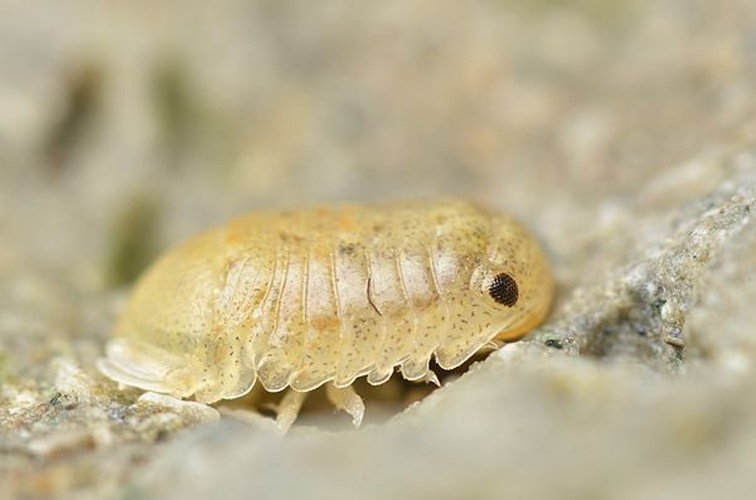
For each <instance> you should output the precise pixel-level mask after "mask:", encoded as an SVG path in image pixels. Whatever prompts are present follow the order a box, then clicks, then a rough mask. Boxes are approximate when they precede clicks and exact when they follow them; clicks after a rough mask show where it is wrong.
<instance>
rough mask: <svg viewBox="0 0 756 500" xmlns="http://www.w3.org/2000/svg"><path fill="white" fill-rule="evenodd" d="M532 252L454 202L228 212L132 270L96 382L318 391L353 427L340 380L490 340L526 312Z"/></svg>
mask: <svg viewBox="0 0 756 500" xmlns="http://www.w3.org/2000/svg"><path fill="white" fill-rule="evenodd" d="M552 290H553V285H552V279H551V276H550V273H549V269H548V264H547V262H546V259H545V257H544V255H543V253H542V252H541V250H540V248H539V246H538V244H537V243H536V241H535V239H534V238H533V237H532V236H531V235H530V234H529V233H528V232H526V231H525V229H523V227H522V226H520V225H519V224H518V223H517V222H515V221H514V220H513V219H512V218H510V217H508V216H506V215H502V214H495V213H492V212H489V211H487V210H484V209H481V208H479V207H477V206H476V205H474V204H471V203H468V202H464V201H444V202H413V203H398V204H388V205H376V206H359V205H345V206H336V207H322V208H315V209H311V210H303V211H288V212H268V213H258V214H252V215H247V216H243V217H240V218H237V219H235V220H233V221H231V222H230V223H228V224H227V225H225V226H223V227H220V228H217V229H212V230H209V231H207V232H205V233H202V234H200V235H198V236H195V237H194V238H191V239H189V240H188V241H186V242H185V243H183V244H180V245H179V246H177V247H176V248H175V249H173V250H172V251H169V252H168V253H166V254H165V255H164V256H163V257H162V258H161V259H159V260H158V261H157V262H156V263H155V264H154V265H153V266H152V267H151V268H150V269H149V270H148V271H147V272H146V273H145V274H144V275H143V276H142V277H141V279H140V280H139V281H138V283H137V285H136V286H135V289H134V291H133V293H132V295H131V297H130V300H129V301H128V303H127V305H126V308H125V310H124V312H123V313H122V315H121V316H120V318H119V320H118V322H117V324H116V327H115V331H114V338H113V339H112V340H111V341H110V342H109V343H108V345H107V349H106V357H105V358H104V359H102V360H100V362H99V368H100V370H101V371H102V372H103V373H104V374H105V375H107V376H108V377H110V378H111V379H113V380H115V381H117V382H119V383H121V384H124V385H129V386H134V387H138V388H141V389H145V390H151V391H156V392H161V393H167V394H171V395H174V396H176V397H182V398H186V397H190V396H193V397H194V399H195V400H197V401H200V402H206V403H211V402H215V401H218V400H220V399H230V398H237V397H239V396H242V395H244V394H245V393H247V392H248V391H249V390H250V389H251V388H252V386H253V385H254V384H255V383H256V381H259V382H260V383H261V384H262V385H263V387H264V389H265V390H266V391H268V392H277V391H281V390H283V389H286V388H290V389H291V390H290V391H289V392H288V393H287V394H286V396H285V397H284V399H283V402H282V405H281V408H280V410H279V412H280V413H279V420H280V421H281V422H284V424H288V423H290V422H292V421H293V420H294V418H295V417H296V414H297V412H298V410H299V407H300V406H301V404H302V401H303V399H304V394H305V393H306V392H308V391H311V390H312V389H315V388H316V387H318V386H320V385H322V384H326V383H327V387H326V390H327V393H328V396H329V398H330V399H331V401H333V402H334V403H335V404H336V405H337V406H338V407H339V408H342V409H344V410H346V411H348V412H349V413H350V414H351V415H352V417H353V419H354V421H355V424H356V425H358V424H359V422H360V420H361V418H362V413H363V411H364V406H363V405H362V400H361V399H360V398H359V396H357V395H356V394H355V393H354V391H353V390H352V388H351V384H352V382H354V380H355V379H356V378H357V377H360V376H366V377H367V381H368V382H369V383H370V384H373V385H378V384H382V383H383V382H385V381H386V380H387V379H388V378H389V377H391V375H392V373H394V370H395V369H396V368H397V367H398V369H399V371H400V372H401V374H402V375H403V377H404V378H405V379H408V380H426V381H436V377H435V374H434V373H433V372H432V371H431V370H430V369H429V362H430V360H431V357H434V358H435V360H436V362H437V363H438V365H439V366H440V367H441V368H442V369H446V370H448V369H452V368H455V367H457V366H459V365H460V364H461V363H463V362H464V361H466V360H467V359H468V358H470V357H471V356H472V355H473V354H474V353H475V352H476V351H478V350H479V349H480V348H482V347H483V346H485V345H486V344H489V343H490V342H491V341H502V342H506V341H511V340H515V339H517V338H519V337H520V336H522V335H523V334H524V333H525V332H526V331H527V330H528V329H530V328H533V327H534V326H536V325H537V324H539V323H540V322H541V321H542V320H543V318H544V317H545V315H546V314H547V312H548V309H549V307H550V303H551V298H552Z"/></svg>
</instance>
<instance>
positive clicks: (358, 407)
mask: <svg viewBox="0 0 756 500" xmlns="http://www.w3.org/2000/svg"><path fill="white" fill-rule="evenodd" d="M326 396H327V397H328V400H329V401H330V402H331V403H333V405H334V406H335V407H336V408H338V409H339V410H342V411H345V412H347V413H348V414H350V415H351V416H352V423H353V424H354V426H355V427H359V426H360V424H361V423H362V416H363V415H364V414H365V403H363V402H362V398H361V397H359V396H358V395H357V393H356V392H354V389H353V388H352V386H351V385H348V386H346V387H342V388H338V387H336V386H335V385H333V382H329V383H328V384H327V385H326Z"/></svg>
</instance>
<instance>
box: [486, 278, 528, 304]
mask: <svg viewBox="0 0 756 500" xmlns="http://www.w3.org/2000/svg"><path fill="white" fill-rule="evenodd" d="M488 293H489V294H490V295H491V298H493V299H494V300H495V301H496V302H498V303H499V304H503V305H505V306H509V307H512V306H514V305H515V304H517V299H518V298H519V296H520V291H519V290H518V288H517V282H516V281H515V280H514V278H513V277H511V276H510V275H508V274H507V273H499V274H497V275H496V276H494V279H493V281H491V284H490V285H489V286H488Z"/></svg>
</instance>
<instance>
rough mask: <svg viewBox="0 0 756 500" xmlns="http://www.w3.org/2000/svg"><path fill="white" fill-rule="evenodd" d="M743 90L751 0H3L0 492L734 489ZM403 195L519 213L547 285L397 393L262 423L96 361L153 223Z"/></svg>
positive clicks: (156, 227) (741, 466)
mask: <svg viewBox="0 0 756 500" xmlns="http://www.w3.org/2000/svg"><path fill="white" fill-rule="evenodd" d="M754 111H756V3H754V2H752V1H748V0H741V1H738V0H724V1H718V2H704V1H698V2H691V1H688V0H663V1H657V2H650V1H645V2H644V1H640V2H631V1H622V2H613V1H609V0H605V1H601V0H580V1H577V2H547V1H536V2H516V1H513V0H510V1H495V0H488V1H481V2H475V3H474V4H471V3H463V2H453V1H452V0H441V1H437V2H433V3H428V2H413V1H411V2H407V1H403V0H391V1H385V2H373V3H366V2H360V3H356V2H349V1H347V0H328V1H324V2H307V3H306V2H294V1H289V0H283V1H281V0H259V1H246V2H245V1H242V0H222V1H218V2H200V1H182V2H179V1H162V2H149V3H148V2H95V1H92V0H73V1H69V2H65V3H64V2H35V1H24V2H20V1H13V0H4V1H1V2H0V474H2V480H0V496H2V497H3V498H7V497H11V496H22V495H30V496H35V495H39V496H46V495H49V494H53V493H54V494H65V495H80V496H100V495H112V496H138V497H140V498H142V497H148V498H150V497H152V498H173V497H175V498H204V497H207V496H208V495H222V496H226V495H227V494H233V493H237V494H245V495H254V496H255V497H262V498H269V497H285V498H297V497H307V498H384V499H385V498H431V497H432V498H507V497H512V498H555V497H558V498H588V497H591V498H628V499H629V498H647V497H651V496H653V497H656V498H680V499H692V498H710V497H711V496H712V495H713V494H716V495H718V496H721V497H723V498H724V497H736V496H741V497H743V496H748V495H749V494H750V493H752V492H753V491H754V489H755V488H756V476H755V475H754V474H753V473H752V471H751V470H750V469H751V468H752V467H751V464H753V463H754V462H756V399H755V398H753V397H752V395H753V394H754V393H756V367H754V361H755V360H756V330H754V328H755V327H754V325H756V308H754V307H753V301H754V299H756V230H754V229H755V228H754V222H753V215H752V212H753V210H754V201H755V198H756V114H754ZM425 196H444V197H449V196H462V197H467V198H472V199H476V200H480V201H482V202H485V203H488V204H490V205H493V206H494V207H496V208H499V209H501V210H505V211H508V212H512V213H514V214H515V215H517V216H518V217H519V218H520V219H522V220H523V221H525V222H526V223H527V224H528V225H529V226H530V227H531V228H532V229H533V230H534V231H535V232H536V233H537V234H538V235H539V237H540V238H541V240H542V241H543V242H544V245H545V247H546V248H547V250H548V252H549V254H550V256H551V258H552V261H553V264H554V268H555V273H556V277H557V280H558V285H559V290H558V301H557V304H556V307H555V310H554V313H553V315H552V317H551V319H550V320H549V321H548V323H547V324H546V325H545V326H544V327H543V328H541V329H540V330H539V331H537V332H536V333H534V334H533V335H531V336H529V337H528V338H527V339H526V340H525V341H523V342H521V343H518V344H514V345H510V346H507V347H505V348H504V349H502V350H501V351H499V352H497V353H496V354H494V355H493V356H491V357H489V358H488V359H487V360H486V361H484V362H482V363H479V364H476V365H474V366H473V369H472V370H471V371H470V372H469V373H467V374H465V375H464V376H462V377H461V378H459V379H457V380H455V381H452V382H450V383H449V384H447V385H446V386H445V387H443V388H441V389H439V390H437V391H435V392H434V393H433V394H432V395H431V396H429V397H428V398H426V399H424V400H423V401H422V402H420V403H419V404H416V405H413V406H411V407H410V408H409V409H407V410H406V411H404V412H402V413H400V414H398V415H397V416H396V417H395V418H391V419H389V420H387V421H385V422H382V423H373V424H368V425H367V426H365V427H364V428H363V429H362V430H360V431H358V432H349V431H345V430H339V431H338V432H333V431H328V430H324V429H323V428H322V426H321V428H313V427H309V426H307V425H300V426H298V427H296V426H295V428H294V429H293V431H292V432H291V433H290V434H289V435H288V436H287V437H286V438H284V439H282V438H280V437H279V436H277V435H276V434H275V432H273V431H272V429H271V425H268V423H267V421H260V422H257V421H256V420H254V419H253V422H251V423H250V422H248V423H241V422H240V421H239V420H238V419H237V418H233V417H231V416H227V415H225V414H224V416H220V414H219V412H218V411H217V410H216V409H214V408H212V407H207V406H204V405H199V404H195V403H178V402H175V401H172V400H170V399H166V398H161V397H158V396H156V395H150V394H148V395H146V396H141V393H139V392H138V391H118V390H117V388H116V387H115V385H114V384H113V383H111V382H109V381H107V380H105V379H104V378H103V377H102V376H101V375H99V374H98V373H97V372H96V370H95V369H94V364H95V360H96V359H97V358H98V357H99V356H100V355H101V354H102V348H103V345H104V342H105V340H106V339H107V338H108V336H109V328H110V325H111V324H112V319H113V316H114V314H115V312H116V311H117V310H118V308H119V306H120V304H121V299H122V297H123V293H124V292H125V291H126V290H127V289H128V286H129V284H130V283H131V282H132V281H133V279H134V277H135V276H136V275H137V274H138V273H139V271H140V270H141V269H143V267H144V266H145V265H146V263H148V262H149V261H150V260H151V259H153V258H154V257H155V256H156V255H157V253H158V252H159V251H161V250H162V249H164V248H165V247H166V246H168V245H170V244H172V243H174V242H176V241H178V240H180V239H181V238H183V237H186V236H188V235H189V234H192V233H193V232H195V231H197V230H200V229H202V228H205V227H207V226H209V225H211V224H217V223H221V222H222V221H224V220H226V219H227V218H228V217H230V216H232V215H233V214H237V213H240V212H244V211H250V210H254V209H258V208H263V207H264V208H270V207H283V206H286V207H291V206H301V205H308V204H312V203H319V202H338V201H346V200H349V201H375V200H387V199H403V198H417V197H425ZM368 411H369V412H370V408H369V409H368ZM376 411H378V410H376ZM340 417H341V416H338V418H340ZM377 420H380V419H376V421H377Z"/></svg>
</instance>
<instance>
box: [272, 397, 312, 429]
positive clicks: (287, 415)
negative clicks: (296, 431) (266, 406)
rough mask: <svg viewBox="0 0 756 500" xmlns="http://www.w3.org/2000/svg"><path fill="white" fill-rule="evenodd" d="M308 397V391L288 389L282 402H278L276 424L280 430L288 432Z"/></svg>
mask: <svg viewBox="0 0 756 500" xmlns="http://www.w3.org/2000/svg"><path fill="white" fill-rule="evenodd" d="M305 399H307V393H306V392H297V391H295V390H293V389H288V390H287V391H286V394H284V397H283V398H282V399H281V402H280V403H279V404H278V408H277V412H278V415H276V425H278V428H279V430H280V431H281V432H282V433H283V434H286V431H288V430H289V427H291V424H293V423H294V421H295V420H296V419H297V415H299V410H300V409H301V408H302V404H303V403H304V401H305Z"/></svg>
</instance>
